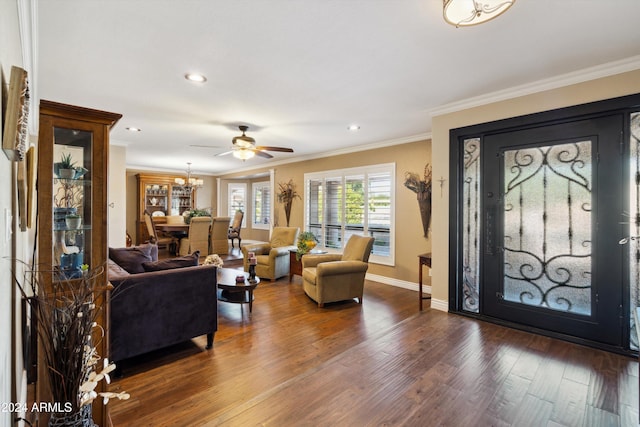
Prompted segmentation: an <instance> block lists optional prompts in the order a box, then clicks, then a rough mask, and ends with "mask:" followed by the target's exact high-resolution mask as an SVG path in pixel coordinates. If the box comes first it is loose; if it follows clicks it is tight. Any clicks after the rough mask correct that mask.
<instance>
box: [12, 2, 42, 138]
mask: <svg viewBox="0 0 640 427" xmlns="http://www.w3.org/2000/svg"><path fill="white" fill-rule="evenodd" d="M16 6H17V7H18V25H19V28H20V44H21V48H22V68H24V70H25V71H26V72H27V76H28V79H29V95H30V101H29V124H28V128H29V134H31V135H37V134H38V121H39V120H38V119H39V115H38V114H37V113H38V109H39V104H40V98H38V34H37V31H38V3H37V0H16Z"/></svg>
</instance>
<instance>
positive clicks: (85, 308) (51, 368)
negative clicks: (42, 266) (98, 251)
mask: <svg viewBox="0 0 640 427" xmlns="http://www.w3.org/2000/svg"><path fill="white" fill-rule="evenodd" d="M103 274H105V272H104V268H103V267H102V266H101V267H98V268H95V269H93V270H89V269H88V267H87V266H86V265H83V266H82V275H81V276H80V277H79V278H74V279H65V278H64V275H63V274H61V272H60V271H58V270H57V269H55V268H52V269H50V270H49V271H43V270H41V271H27V273H26V277H25V280H24V281H23V282H22V283H21V282H20V280H18V278H17V277H16V276H15V274H14V282H15V283H16V285H17V287H18V289H19V290H20V292H21V294H22V297H23V298H24V299H25V300H26V301H27V303H28V304H29V307H30V308H31V313H32V316H33V319H34V324H35V325H36V327H35V328H36V330H37V334H38V338H39V341H40V344H41V351H42V353H43V359H44V363H45V369H46V374H47V375H46V380H48V383H49V388H50V390H51V398H52V401H53V402H54V403H56V407H55V408H56V409H55V410H54V412H53V413H52V414H51V420H50V421H49V426H83V427H84V426H89V427H91V426H94V424H93V421H92V420H91V404H92V403H93V401H94V399H96V398H98V397H102V398H103V403H104V404H105V405H106V404H107V403H108V401H109V399H111V398H118V399H121V400H126V399H128V398H129V394H128V393H126V392H124V391H120V392H109V391H105V392H96V391H95V390H96V388H97V386H98V383H99V382H100V381H102V380H104V381H106V382H107V383H109V382H110V377H109V373H110V372H112V371H113V370H114V369H115V364H113V363H109V360H108V359H106V358H101V357H100V355H99V354H98V352H97V346H98V345H99V343H100V340H101V339H102V338H103V337H104V331H103V330H102V328H101V327H100V326H99V325H98V324H97V322H96V321H97V319H98V315H99V314H100V313H101V311H102V307H101V305H100V304H101V302H102V301H104V298H105V296H106V295H105V294H106V292H107V290H108V289H109V286H110V285H104V280H102V279H101V276H102V275H103ZM42 275H48V276H51V277H53V278H55V279H56V281H54V282H53V283H52V284H51V286H50V289H45V285H44V281H43V280H41V276H42ZM58 279H62V280H58ZM23 283H29V285H26V286H25V285H23ZM101 360H102V367H101V368H98V365H99V364H100V363H99V362H100V361H101ZM43 380H44V379H43Z"/></svg>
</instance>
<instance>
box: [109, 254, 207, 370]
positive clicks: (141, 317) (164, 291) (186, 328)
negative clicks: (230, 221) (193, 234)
mask: <svg viewBox="0 0 640 427" xmlns="http://www.w3.org/2000/svg"><path fill="white" fill-rule="evenodd" d="M198 255H199V254H193V255H190V256H187V257H181V258H178V259H170V260H163V261H157V246H155V245H141V246H138V247H133V248H126V249H112V248H109V265H108V267H109V268H108V278H109V281H110V283H111V284H112V285H113V290H112V291H111V292H110V295H109V329H108V335H109V358H110V359H111V360H112V361H115V362H118V361H121V360H123V359H127V358H130V357H133V356H137V355H139V354H143V353H147V352H150V351H153V350H157V349H160V348H163V347H167V346H170V345H173V344H177V343H180V342H183V341H188V340H190V339H191V338H194V337H197V336H201V335H205V334H206V335H207V348H211V346H212V345H213V336H214V334H215V332H216V330H217V328H218V305H217V298H216V267H215V266H212V265H206V266H205V265H203V266H197V259H198ZM147 256H148V257H149V258H150V259H149V260H148V261H142V262H140V263H139V264H140V268H138V266H137V260H138V259H140V260H142V259H145V258H146V257H147ZM181 261H182V264H181V263H180V262H181ZM172 262H173V264H171V263H172ZM121 264H124V266H123V265H121ZM142 264H144V266H142ZM187 264H190V265H195V266H191V267H183V266H181V265H187ZM124 267H126V269H125V268H124ZM146 267H148V270H149V269H150V270H155V269H159V270H158V271H144V268H146ZM163 268H168V269H163Z"/></svg>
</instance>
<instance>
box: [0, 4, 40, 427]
mask: <svg viewBox="0 0 640 427" xmlns="http://www.w3.org/2000/svg"><path fill="white" fill-rule="evenodd" d="M17 7H18V2H16V1H0V77H1V81H0V88H1V89H2V104H4V103H5V102H6V95H7V90H8V87H9V79H10V76H11V66H13V65H16V66H18V67H22V68H28V67H27V66H26V65H25V64H24V62H23V51H22V49H23V45H25V44H27V43H25V42H24V41H23V40H22V39H21V32H20V24H19V22H20V19H19V15H18V8H17ZM25 19H27V20H28V17H25ZM23 32H24V33H25V34H27V35H28V34H29V33H30V31H29V29H28V28H24V29H23ZM30 77H31V76H30ZM32 102H33V101H32ZM32 110H33V111H37V108H34V109H32ZM0 111H4V105H3V107H2V110H0ZM2 120H3V117H2V114H0V122H1V121H2ZM33 120H34V119H33V117H31V118H30V122H32V121H33ZM0 129H3V128H2V126H0ZM29 129H30V130H31V129H32V126H30V127H29ZM1 136H2V133H0V139H1ZM30 139H31V141H32V142H34V143H35V142H37V137H36V136H34V135H31V136H30ZM16 181H17V163H16V162H11V161H9V160H8V159H7V157H6V156H5V155H4V153H3V154H0V183H1V185H2V190H0V266H1V268H0V403H8V402H19V401H21V399H22V398H23V397H25V395H23V393H26V381H25V376H24V372H23V368H22V351H21V350H20V348H21V346H22V342H21V335H22V334H21V329H22V326H21V320H20V319H21V311H20V304H21V299H20V294H19V292H18V291H17V289H16V287H15V286H14V285H13V280H12V270H14V271H16V270H21V264H20V263H16V261H15V260H22V261H27V262H28V261H29V260H30V255H31V251H32V248H33V241H34V229H33V228H31V229H28V230H27V231H26V232H23V231H20V228H19V227H18V211H17V199H16V197H17V195H16V194H17V190H16ZM7 229H8V232H7ZM16 276H18V277H21V273H20V271H16ZM16 415H17V414H12V413H11V412H10V411H1V412H0V425H2V426H5V425H6V426H9V425H13V421H12V417H13V416H16Z"/></svg>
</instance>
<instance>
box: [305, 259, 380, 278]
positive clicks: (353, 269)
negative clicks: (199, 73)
mask: <svg viewBox="0 0 640 427" xmlns="http://www.w3.org/2000/svg"><path fill="white" fill-rule="evenodd" d="M368 268H369V264H367V263H366V262H362V261H331V262H323V263H320V264H318V267H317V269H316V275H317V276H335V275H343V274H349V273H363V272H366V271H367V269H368Z"/></svg>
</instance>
